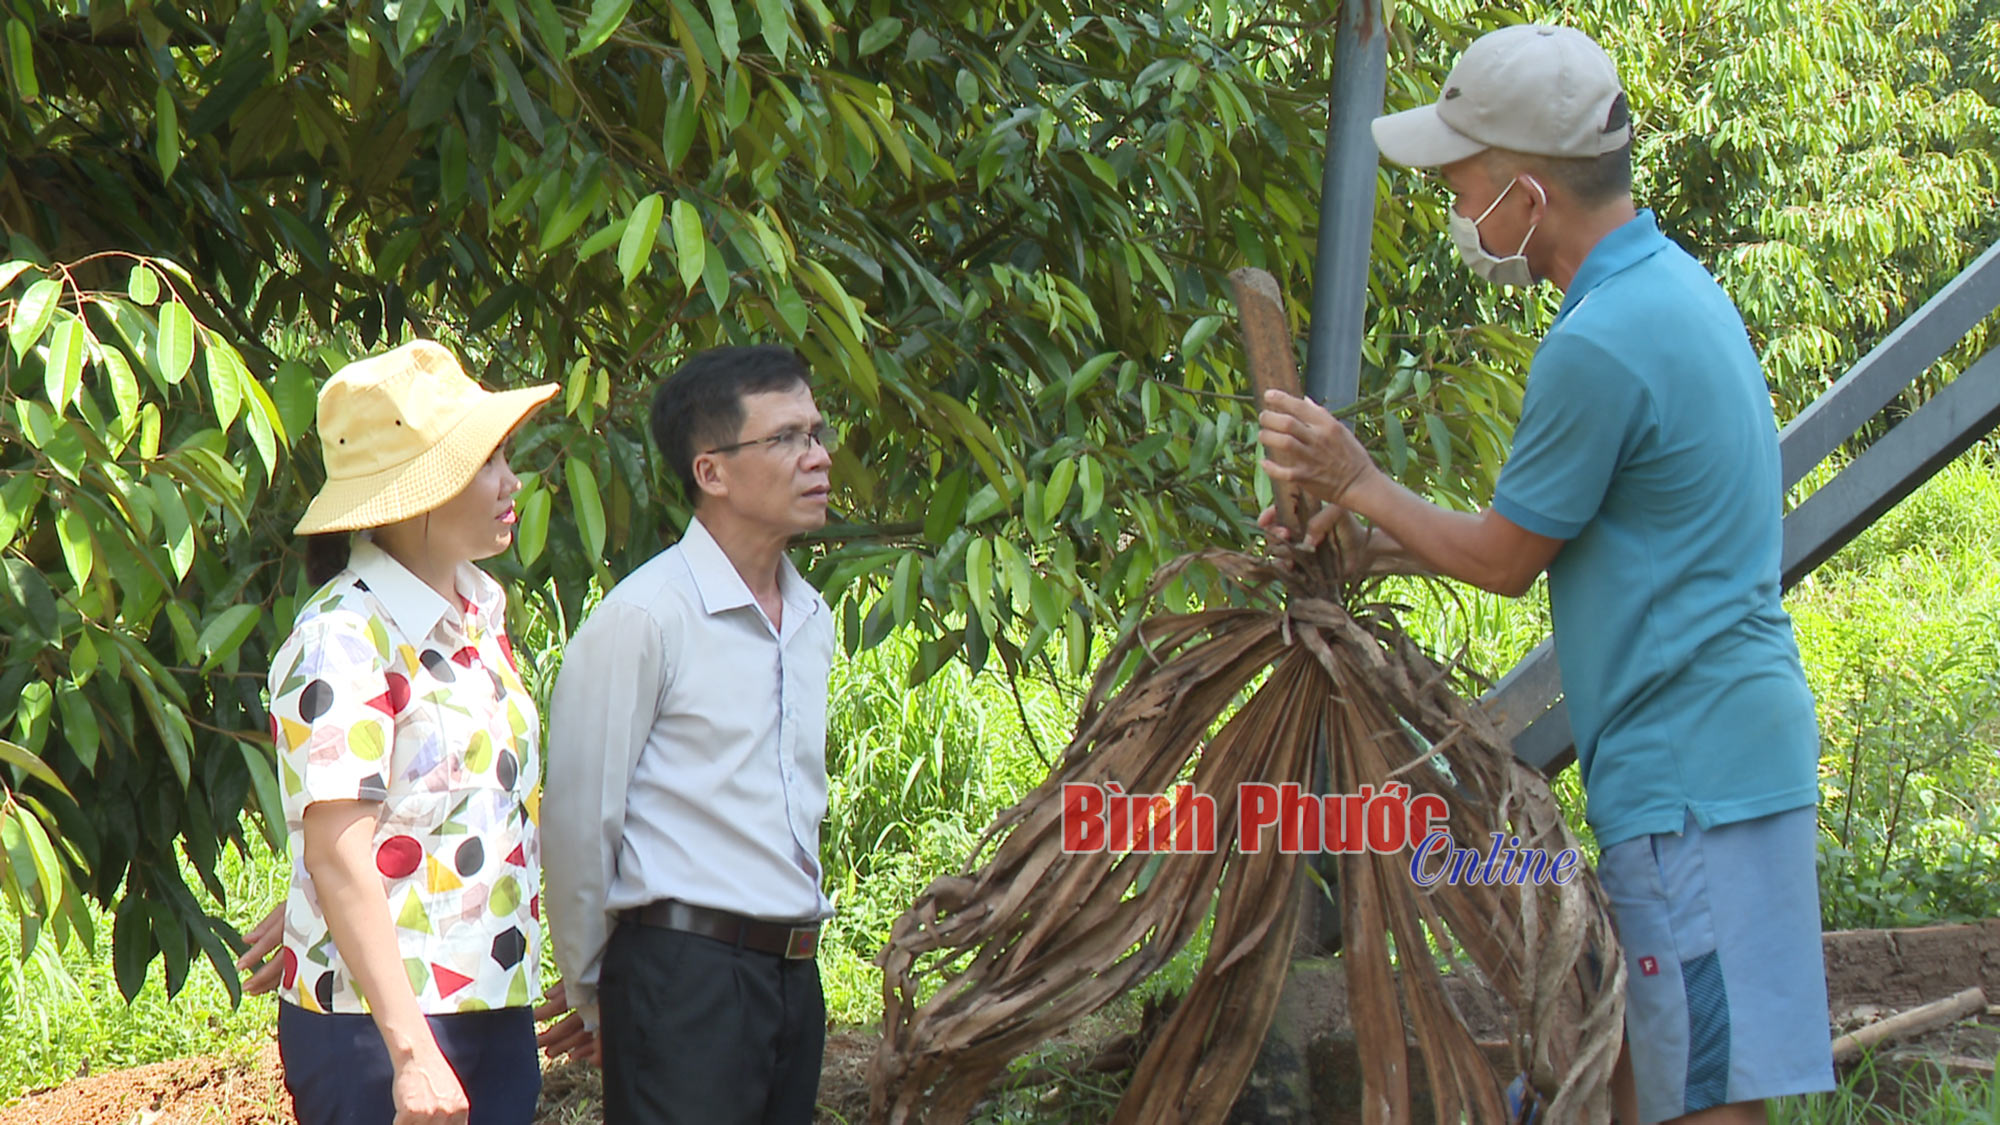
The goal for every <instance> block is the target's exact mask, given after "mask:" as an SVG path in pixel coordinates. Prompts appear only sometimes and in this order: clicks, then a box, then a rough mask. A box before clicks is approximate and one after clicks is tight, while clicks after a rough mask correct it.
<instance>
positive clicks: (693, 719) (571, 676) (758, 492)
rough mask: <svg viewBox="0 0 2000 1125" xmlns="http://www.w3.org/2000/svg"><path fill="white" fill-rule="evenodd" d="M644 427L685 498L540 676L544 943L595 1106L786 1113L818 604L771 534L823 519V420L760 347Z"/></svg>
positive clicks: (822, 773)
mask: <svg viewBox="0 0 2000 1125" xmlns="http://www.w3.org/2000/svg"><path fill="white" fill-rule="evenodd" d="M652 429H653V437H654V440H655V441H656V442H657V443H658V444H659V448H660V451H661V454H662V456H663V457H664V458H665V459H666V461H667V463H668V464H669V465H670V466H671V467H672V469H673V471H674V472H675V474H676V475H677V476H679V478H680V481H681V485H682V487H683V488H684V489H686V492H687V495H688V497H689V499H690V500H691V501H692V502H693V504H694V509H695V514H694V519H693V520H691V521H690V522H689V523H688V527H687V531H686V533H685V534H683V536H682V537H681V540H680V542H679V543H677V544H675V545H674V546H673V547H670V548H668V549H667V550H665V551H662V552H661V553H660V554H659V555H657V556H655V557H654V558H653V559H652V560H650V561H649V562H647V563H646V564H645V565H644V566H641V567H640V568H639V569H637V570H635V571H633V572H632V574H631V575H630V576H629V577H627V578H626V579H625V580H624V581H623V582H620V583H619V584H618V585H617V587H615V588H614V589H613V590H612V591H611V592H610V593H609V594H607V595H606V596H605V598H604V601H603V603H602V604H600V605H599V606H598V607H597V609H596V610H595V611H593V612H592V613H591V614H590V616H589V617H588V618H586V619H585V621H584V622H583V625H582V626H581V627H580V628H579V629H578V630H577V632H576V635H575V636H574V637H573V638H571V640H570V643H569V646H568V648H567V649H566V651H565V654H564V657H563V666H562V672H561V674H560V675H559V676H558V677H557V679H556V685H555V693H554V697H553V699H552V701H551V705H550V710H549V740H548V741H549V758H548V765H549V769H548V778H547V785H546V795H545V798H544V803H543V811H542V841H543V845H542V847H543V860H544V870H545V871H546V872H547V879H548V905H549V920H550V930H551V936H552V937H553V939H554V942H555V951H556V960H557V962H558V963H559V964H560V965H561V966H562V968H563V972H564V977H565V980H566V981H567V982H568V999H569V1001H570V1002H571V1003H572V1004H573V1005H575V1007H576V1008H577V1010H578V1011H579V1012H580V1013H582V1014H583V1016H584V1018H585V1021H586V1024H588V1025H590V1026H595V1027H597V1028H598V1029H599V1033H600V1035H601V1036H602V1046H603V1061H604V1100H605V1105H604V1111H605V1112H604V1120H605V1122H606V1125H634V1123H644V1125H668V1123H672V1125H679V1123H683V1122H685V1123H689V1125H739V1123H740V1125H762V1123H768V1125H805V1123H806V1122H810V1121H811V1120H812V1116H813V1108H814V1102H815V1099H816V1095H817V1092H818V1084H819V1069H820V1058H821V1054H822V1050H823V1047H824V1043H825V1034H826V1007H825V1003H824V1000H823V999H822V996H821V993H820V981H819V967H818V964H817V962H816V961H815V960H814V952H815V947H816V944H817V940H818V931H819V924H820V922H821V920H823V919H824V918H826V917H827V916H828V915H829V914H830V913H831V912H832V908H831V906H830V904H829V903H828V901H827V898H826V895H825V894H824V893H823V892H822V891H821V889H820V864H819V829H820V821H821V819H822V818H823V817H824V816H825V814H826V794H827V779H826V703H827V676H828V673H829V672H830V670H831V668H832V661H833V623H832V615H831V613H830V612H829V611H828V609H827V606H826V603H825V602H824V601H823V600H821V598H820V596H819V594H818V592H817V591H815V590H814V589H813V588H812V587H811V586H810V585H808V584H807V583H806V581H805V580H804V579H803V578H802V577H800V575H799V573H798V571H797V570H796V569H794V568H793V566H792V563H791V561H790V560H789V559H788V558H787V557H786V555H785V548H786V546H787V545H788V544H789V543H790V541H791V540H792V539H793V538H794V537H796V536H798V535H799V534H801V533H803V532H807V531H811V530H813V529H815V528H818V527H821V526H822V525H824V524H825V522H826V497H827V470H828V467H829V465H830V463H831V459H830V458H829V456H828V449H829V447H830V446H831V445H832V444H833V443H834V437H833V433H832V431H831V430H829V429H828V428H827V426H826V423H825V421H824V419H823V418H822V417H821V416H820V412H819V410H818V408H817V407H816V406H815V405H814V404H813V397H812V391H811V388H810V386H809V384H808V382H807V371H806V368H805V365H804V363H803V362H802V361H801V360H800V359H799V357H798V356H797V355H796V354H795V353H793V352H792V351H790V350H789V349H786V348H778V347H757V348H717V349H714V350H711V351H707V352H702V353H700V354H698V355H696V356H694V357H693V358H691V359H689V360H688V361H687V362H686V363H684V364H683V365H682V366H681V367H680V369H679V370H678V371H676V372H675V373H674V374H673V375H672V376H671V377H670V378H669V379H668V380H667V381H666V382H665V383H663V384H662V385H661V387H660V389H659V392H658V393H657V394H656V395H655V396H654V399H653V410H652Z"/></svg>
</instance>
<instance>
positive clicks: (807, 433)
mask: <svg viewBox="0 0 2000 1125" xmlns="http://www.w3.org/2000/svg"><path fill="white" fill-rule="evenodd" d="M813 442H818V443H819V447H820V448H821V449H824V450H826V451H827V452H828V453H832V452H833V451H834V450H836V449H839V448H840V431H839V430H836V429H834V428H833V427H832V426H829V425H827V424H826V423H824V422H821V423H820V424H819V425H817V426H814V427H813V428H812V429H810V430H800V429H790V430H779V431H778V432H777V433H775V434H772V435H771V436H770V437H760V438H752V439H751V440H749V441H739V442H735V443H733V444H730V445H718V446H716V447H715V448H714V449H709V450H704V451H703V452H706V453H734V452H736V451H737V450H739V449H747V448H749V447H750V446H753V445H768V446H770V447H771V448H772V449H775V450H777V451H778V452H780V453H785V454H791V455H797V454H800V453H804V452H805V451H806V450H807V449H808V448H809V447H810V446H811V445H812V443H813Z"/></svg>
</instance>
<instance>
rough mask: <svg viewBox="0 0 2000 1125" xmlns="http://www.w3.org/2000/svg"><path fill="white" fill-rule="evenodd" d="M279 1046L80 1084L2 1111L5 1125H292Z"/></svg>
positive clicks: (1, 1124)
mask: <svg viewBox="0 0 2000 1125" xmlns="http://www.w3.org/2000/svg"><path fill="white" fill-rule="evenodd" d="M293 1123H294V1119H293V1117H292V1106H291V1099H289V1098H287V1097H286V1096H285V1091H284V1087H283V1086H282V1085H281V1084H280V1083H279V1080H278V1048H277V1045H276V1044H275V1043H274V1044H272V1045H271V1046H269V1047H266V1048H265V1049H264V1051H263V1053H262V1054H260V1055H257V1056H254V1057H252V1058H248V1059H242V1058H223V1057H218V1056H210V1057H206V1058H196V1059H176V1060H174V1061H172V1062H163V1063H154V1064H153V1065H151V1066H141V1067H134V1068H132V1069H131V1070H115V1071H111V1072H108V1073H105V1074H99V1075H94V1076H92V1077H89V1078H79V1079H77V1080H76V1081H74V1082H68V1083H65V1084H64V1085H61V1086H58V1087H56V1088H55V1089H53V1090H49V1091H47V1092H45V1093H40V1094H35V1095H32V1096H30V1097H28V1098H25V1099H23V1100H22V1101H20V1102H18V1103H16V1104H14V1105H12V1106H10V1107H8V1108H6V1109H0V1125H293Z"/></svg>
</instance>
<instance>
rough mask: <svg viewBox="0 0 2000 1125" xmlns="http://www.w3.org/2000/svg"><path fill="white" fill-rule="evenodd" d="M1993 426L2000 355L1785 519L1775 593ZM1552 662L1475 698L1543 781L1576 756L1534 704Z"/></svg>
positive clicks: (1567, 734) (1558, 712)
mask: <svg viewBox="0 0 2000 1125" xmlns="http://www.w3.org/2000/svg"><path fill="white" fill-rule="evenodd" d="M1870 417H1872V415H1870ZM1996 427H2000V348H1995V349H1993V350H1992V351H1989V352H1987V353H1986V354H1985V355H1983V356H1981V357H1980V359H1979V362H1977V363H1975V364H1973V365H1972V367H1971V368H1970V369H1968V370H1967V371H1966V372H1965V373H1964V374H1962V375H1960V376H1959V377H1958V378H1957V379H1954V380H1952V382H1951V383H1949V384H1948V385H1946V386H1945V388H1944V389H1943V390H1941V391H1939V392H1938V393H1937V394H1936V395H1935V396H1933V397H1932V398H1931V400H1930V401H1929V402H1926V403H1924V404H1923V406H1921V407H1919V408H1918V409H1917V410H1916V412H1915V413H1913V414H1911V415H1910V416H1909V417H1907V418H1905V419H1903V420H1902V421H1901V422H1899V423H1897V424H1896V425H1895V427H1894V428H1892V429H1890V431H1889V432H1888V433H1886V434H1884V435H1882V438H1881V440H1879V441H1877V442H1875V443H1874V444H1873V445H1871V446H1869V447H1868V449H1867V451H1866V452H1864V453H1863V454H1862V455H1861V456H1859V457H1857V458H1855V459H1854V460H1853V462H1851V463H1850V464H1849V465H1848V466H1847V467H1846V468H1844V469H1842V470H1841V471H1840V472H1839V473H1838V474H1837V475H1836V476H1835V477H1834V478H1833V479H1832V480H1830V481H1828V482H1827V483H1826V484H1825V485H1823V486H1821V487H1820V488H1819V490H1818V491H1816V492H1814V493H1813V494H1812V495H1811V496H1809V497H1807V498H1806V500H1805V502H1804V503H1802V504H1800V505H1799V506H1798V507H1796V508H1794V509H1792V510H1791V512H1790V513H1788V514H1787V515H1786V516H1785V542H1784V547H1783V552H1782V556H1781V560H1782V561H1781V562H1780V565H1779V570H1780V577H1779V583H1780V586H1781V587H1782V588H1783V589H1786V590H1789V589H1791V588H1792V587H1793V586H1795V585H1797V584H1798V582H1799V580H1800V579H1802V578H1804V577H1805V576H1806V575H1808V574H1810V573H1812V572H1813V570H1814V569H1815V568H1817V567H1818V566H1819V565H1820V564H1821V563H1824V562H1825V561H1826V560H1828V559H1830V558H1832V557H1833V556H1834V555H1835V554H1836V553H1838V552H1839V550H1840V549H1841V548H1842V547H1845V546H1846V545H1847V544H1848V543H1850V542H1852V541H1853V540H1854V537H1855V536H1857V535H1860V534H1861V533H1862V532H1863V531H1865V530H1867V529H1868V527H1869V526H1870V525H1872V524H1873V523H1874V522H1875V521H1876V520H1877V519H1879V518H1881V516H1882V513H1884V512H1886V511H1888V510H1889V509H1891V508H1893V507H1895V506H1896V505H1897V504H1898V503H1901V502H1902V500H1903V498H1904V497H1906V496H1908V495H1909V494H1910V493H1912V492H1915V491H1916V490H1917V489H1918V488H1919V487H1921V486H1922V485H1923V483H1924V482H1925V481H1927V480H1929V479H1930V478H1931V477H1933V476H1935V475H1936V474H1937V471H1938V470H1939V469H1941V468H1943V467H1944V466H1945V465H1947V464H1950V463H1951V461H1952V459H1953V458H1955V457H1957V456H1958V455H1959V454H1961V453H1963V452H1965V451H1966V450H1967V449H1969V448H1971V446H1972V444H1973V443H1974V442H1977V441H1978V440H1979V439H1980V438H1982V437H1984V436H1986V435H1987V434H1989V433H1992V432H1993V430H1994V429H1995V428H1996ZM1554 656H1555V650H1554V648H1553V647H1551V646H1550V644H1549V643H1548V642H1546V641H1544V642H1543V643H1542V645H1541V646H1539V647H1537V648H1536V649H1535V651H1534V652H1532V653H1530V654H1529V655H1528V656H1527V657H1526V658H1525V659H1523V660H1522V661H1521V663H1520V664H1518V665H1516V666H1515V668H1514V670H1513V671H1511V672H1509V673H1508V674H1507V675H1506V676H1505V677H1503V678H1502V679H1501V681H1500V682H1499V683H1498V684H1495V685H1494V687H1493V690H1492V691H1489V692H1488V693H1487V694H1486V696H1485V697H1484V699H1483V700H1482V702H1483V703H1484V704H1485V706H1486V708H1487V711H1488V713H1489V714H1492V715H1494V716H1495V718H1496V719H1498V720H1499V721H1500V722H1501V729H1502V732H1503V733H1505V734H1507V735H1508V736H1509V737H1511V738H1513V740H1514V756H1515V757H1517V758H1520V759H1521V760H1522V761H1523V762H1525V763H1527V764H1528V765H1530V766H1533V767H1535V768H1536V769H1539V770H1542V771H1543V772H1544V773H1550V774H1554V773H1556V772H1559V771H1560V770H1562V769H1563V767H1565V766H1567V765H1568V764H1569V763H1570V762H1572V761H1574V760H1575V759H1576V748H1575V745H1574V738H1573V736H1572V734H1571V731H1570V726H1569V709H1568V707H1567V706H1566V705H1565V704H1564V703H1563V702H1562V700H1560V699H1556V700H1555V703H1554V705H1553V706H1547V707H1546V708H1544V707H1543V706H1540V704H1545V703H1546V702H1547V701H1548V700H1550V699H1554V698H1555V696H1556V694H1557V693H1559V692H1560V691H1561V675H1560V673H1558V672H1556V671H1555V659H1554Z"/></svg>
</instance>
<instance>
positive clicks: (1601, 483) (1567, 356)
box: [1493, 330, 1652, 539]
mask: <svg viewBox="0 0 2000 1125" xmlns="http://www.w3.org/2000/svg"><path fill="white" fill-rule="evenodd" d="M1651 414H1652V406H1651V401H1650V395H1649V394H1648V392H1647V389H1646V386H1645V384H1644V383H1643V382H1641V381H1640V379H1639V376H1638V374H1637V373H1636V372H1634V371H1633V370H1632V368H1631V366H1630V365H1628V364H1626V363H1625V362H1623V361H1622V360H1620V359H1619V358H1618V357H1616V356H1614V355H1612V354H1611V353H1610V352H1609V351H1606V350H1605V349H1604V348H1602V347H1600V346H1599V345H1597V344H1595V343H1592V342H1591V341H1589V340H1587V339H1584V338H1583V337H1580V336H1575V335H1571V334H1568V333H1564V332H1562V331H1560V330H1558V331H1557V332H1555V333H1552V334H1551V335H1550V336H1549V337H1548V339H1546V340H1545V341H1543V343H1542V346H1541V347H1540V348H1539V349H1537V350H1536V352H1535V359H1534V362H1533V364H1532V365H1531V366H1530V367H1529V371H1528V392H1527V396H1526V398H1525V399H1524V400H1523V402H1522V404H1521V423H1520V425H1518V426H1516V427H1515V429H1514V448H1513V452H1512V453H1511V454H1510V455H1509V456H1508V458H1507V464H1506V465H1505V466H1504V467H1502V469H1501V470H1500V480H1499V483H1498V484H1497V485H1496V486H1495V487H1494V495H1493V508H1494V510H1495V511H1497V512H1499V513H1500V514H1501V515H1502V516H1505V517H1506V518H1507V519H1508V520H1511V521H1512V522H1514V523H1515V524H1517V525H1519V526H1521V527H1522V528H1525V529H1527V530H1528V531H1532V532H1534V533H1535V534H1537V535H1546V536H1548V537H1550V538H1552V539H1574V538H1576V536H1577V535H1578V534H1580V533H1581V532H1582V531H1583V529H1584V527H1585V526H1586V525H1587V524H1589V523H1590V521H1591V519H1592V518H1593V517H1595V516H1596V515H1597V510H1598V508H1599V507H1600V506H1601V505H1602V504H1603V503H1604V495H1605V492H1606V491H1607V490H1608V489H1609V488H1610V487H1611V478H1612V477H1613V475H1614V474H1616V473H1617V471H1618V468H1619V466H1620V465H1622V464H1623V463H1624V461H1625V459H1626V458H1627V457H1628V456H1629V455H1630V453H1631V450H1632V449H1633V448H1634V447H1635V445H1636V443H1637V441H1638V439H1639V438H1640V437H1641V436H1642V434H1643V432H1644V429H1645V426H1646V425H1647V419H1648V418H1650V417H1651Z"/></svg>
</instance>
